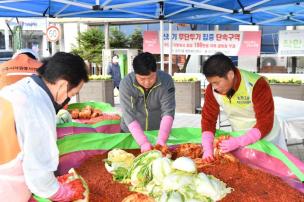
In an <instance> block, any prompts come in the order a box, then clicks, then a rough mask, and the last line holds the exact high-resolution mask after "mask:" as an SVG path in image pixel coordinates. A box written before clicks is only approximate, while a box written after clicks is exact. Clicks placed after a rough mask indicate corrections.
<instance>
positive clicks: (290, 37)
mask: <svg viewBox="0 0 304 202" xmlns="http://www.w3.org/2000/svg"><path fill="white" fill-rule="evenodd" d="M278 54H279V55H280V56H304V30H290V31H287V30H286V31H285V30H284V31H283V30H282V31H280V32H279V51H278Z"/></svg>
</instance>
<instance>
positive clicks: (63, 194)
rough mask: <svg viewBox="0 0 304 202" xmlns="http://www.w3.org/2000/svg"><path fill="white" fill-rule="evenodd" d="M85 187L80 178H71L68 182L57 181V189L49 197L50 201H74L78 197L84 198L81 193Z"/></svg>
mask: <svg viewBox="0 0 304 202" xmlns="http://www.w3.org/2000/svg"><path fill="white" fill-rule="evenodd" d="M84 192H85V188H84V187H83V185H82V182H81V180H80V179H76V180H73V181H71V182H68V183H63V182H60V181H59V189H58V191H57V192H56V193H55V194H54V195H53V196H51V197H50V199H51V200H52V201H61V202H66V201H75V200H78V199H84V197H85V196H84V195H83V193H84Z"/></svg>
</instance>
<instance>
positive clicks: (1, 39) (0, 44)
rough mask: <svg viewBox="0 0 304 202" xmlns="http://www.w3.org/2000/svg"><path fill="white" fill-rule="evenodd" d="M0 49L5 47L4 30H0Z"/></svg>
mask: <svg viewBox="0 0 304 202" xmlns="http://www.w3.org/2000/svg"><path fill="white" fill-rule="evenodd" d="M0 49H5V33H4V30H0Z"/></svg>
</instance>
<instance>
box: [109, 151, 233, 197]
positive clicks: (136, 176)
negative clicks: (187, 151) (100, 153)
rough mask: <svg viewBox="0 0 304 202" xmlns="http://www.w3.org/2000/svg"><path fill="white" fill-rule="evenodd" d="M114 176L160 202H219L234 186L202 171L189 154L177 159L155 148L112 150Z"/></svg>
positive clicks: (111, 167)
mask: <svg viewBox="0 0 304 202" xmlns="http://www.w3.org/2000/svg"><path fill="white" fill-rule="evenodd" d="M105 166H106V169H107V170H108V172H110V173H112V174H113V179H114V180H117V181H119V182H122V183H131V187H130V188H131V190H132V191H136V192H141V193H143V194H146V195H149V196H151V197H153V198H154V199H155V200H156V201H160V202H165V201H174V202H183V201H187V202H196V201H218V200H221V199H222V198H224V197H225V196H226V194H228V193H231V191H232V188H230V187H226V184H225V183H224V182H222V181H220V180H219V179H217V178H215V177H214V176H212V175H206V174H204V173H202V172H201V173H198V172H197V169H196V165H195V163H194V161H193V160H192V159H190V158H187V157H180V158H177V159H176V160H175V161H173V160H171V159H170V158H167V157H162V154H161V152H159V151H157V150H152V151H149V152H145V153H143V154H140V155H139V156H137V157H136V158H135V157H134V155H133V154H130V153H127V152H125V151H123V150H120V149H114V150H112V151H110V152H109V154H108V159H107V160H105Z"/></svg>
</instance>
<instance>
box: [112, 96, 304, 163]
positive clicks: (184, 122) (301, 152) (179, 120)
mask: <svg viewBox="0 0 304 202" xmlns="http://www.w3.org/2000/svg"><path fill="white" fill-rule="evenodd" d="M114 100H115V101H114V102H115V108H116V109H117V110H118V111H120V104H119V99H118V97H115V98H114ZM202 102H203V100H202ZM220 117H221V118H220V120H221V126H223V125H228V124H229V122H228V121H227V120H226V118H225V115H224V114H223V113H221V116H220ZM200 124H201V115H200V114H184V113H176V115H175V119H174V122H173V128H181V127H196V128H199V127H201V125H200ZM217 127H218V128H219V125H217ZM221 129H223V130H228V131H231V128H230V127H221ZM303 141H304V140H296V139H289V140H287V144H294V143H302V144H299V145H292V146H288V151H289V152H290V153H292V154H293V155H295V156H297V157H298V158H299V159H301V161H304V142H303Z"/></svg>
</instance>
